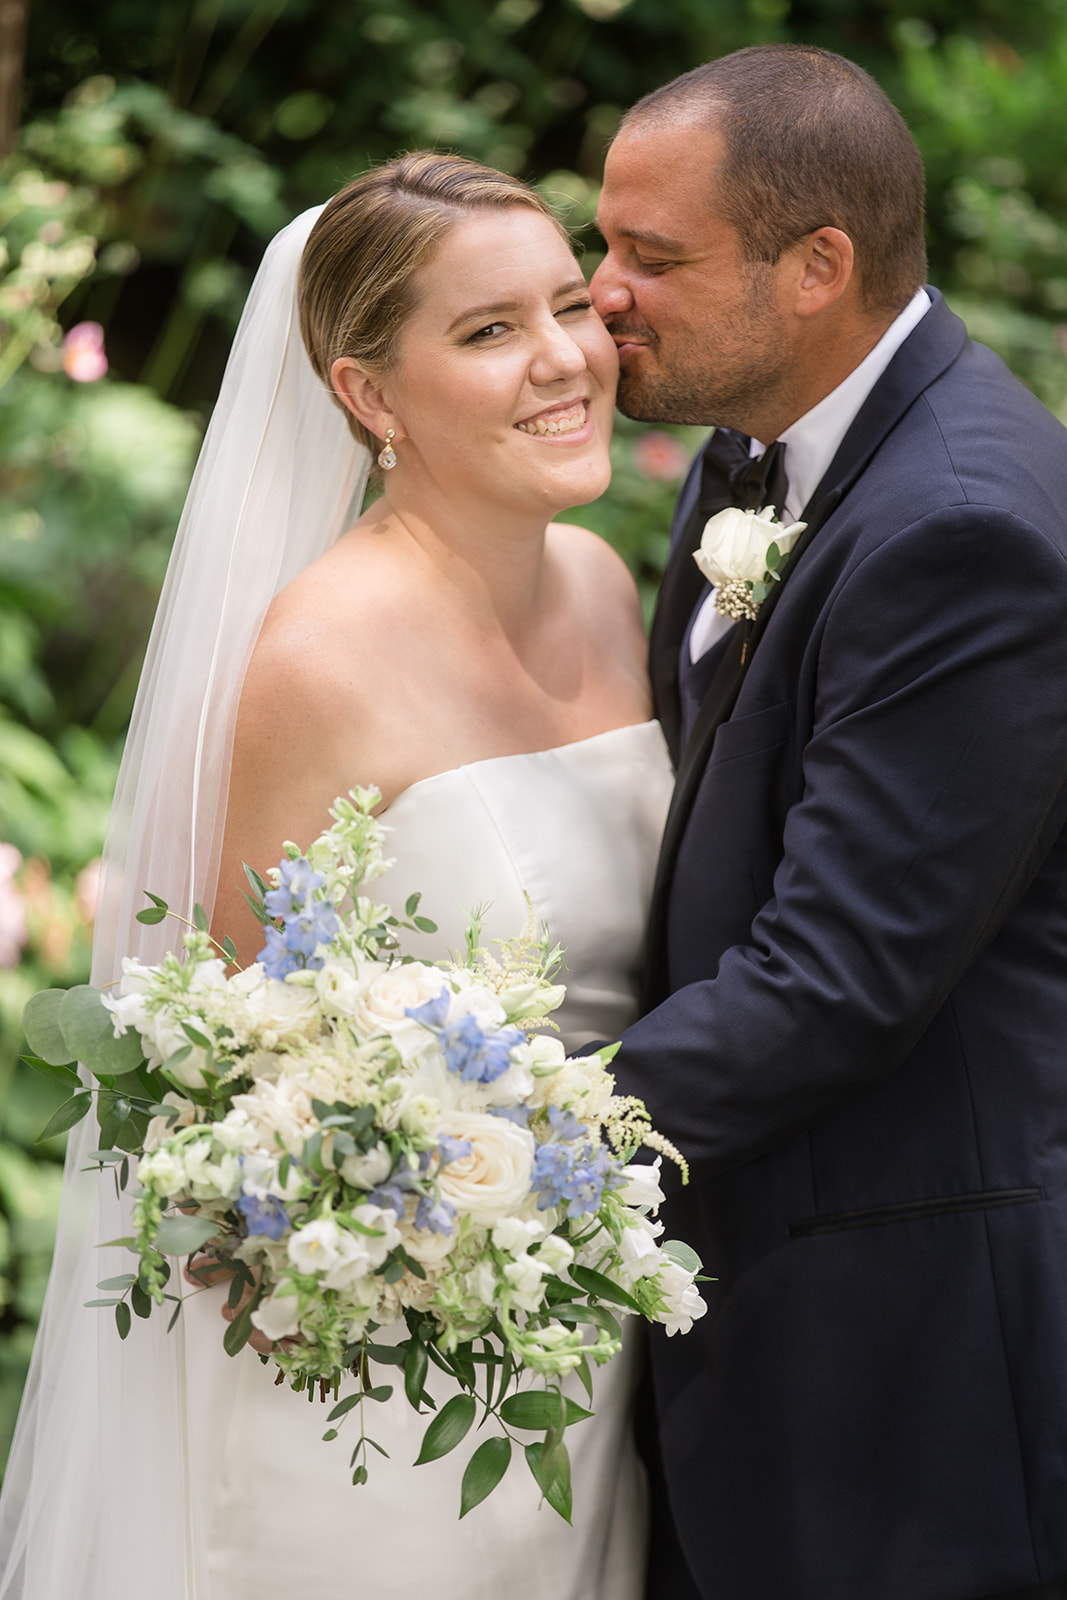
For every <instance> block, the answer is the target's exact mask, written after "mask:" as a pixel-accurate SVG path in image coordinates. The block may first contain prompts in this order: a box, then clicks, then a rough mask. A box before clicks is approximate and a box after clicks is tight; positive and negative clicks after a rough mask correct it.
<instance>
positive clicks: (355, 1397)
mask: <svg viewBox="0 0 1067 1600" xmlns="http://www.w3.org/2000/svg"><path fill="white" fill-rule="evenodd" d="M362 1398H363V1396H362V1394H360V1393H356V1394H346V1395H345V1397H344V1399H343V1400H338V1402H337V1404H336V1405H335V1406H334V1408H333V1410H332V1411H331V1412H330V1414H329V1416H328V1417H327V1418H326V1421H327V1422H336V1421H337V1420H338V1419H339V1418H340V1417H347V1415H348V1413H349V1412H350V1411H351V1410H352V1408H353V1406H358V1405H359V1402H360V1400H361V1399H362Z"/></svg>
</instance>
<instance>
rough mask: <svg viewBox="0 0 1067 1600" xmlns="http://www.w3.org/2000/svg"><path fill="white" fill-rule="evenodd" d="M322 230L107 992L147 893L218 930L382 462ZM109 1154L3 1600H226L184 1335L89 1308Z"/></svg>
mask: <svg viewBox="0 0 1067 1600" xmlns="http://www.w3.org/2000/svg"><path fill="white" fill-rule="evenodd" d="M317 216H318V210H317V209H316V210H313V211H308V212H305V213H304V214H303V215H302V216H300V217H297V218H296V220H295V221H294V222H292V223H290V224H289V226H288V227H287V228H285V229H284V230H283V231H282V232H281V233H280V234H279V235H278V237H277V238H276V239H275V240H274V241H273V242H272V244H271V245H270V247H269V249H268V250H267V253H266V255H265V257H264V260H263V264H262V266H261V267H260V270H259V272H258V274H257V275H256V279H255V282H254V284H253V286H252V291H251V294H250V296H249V300H248V304H247V306H246V308H245V312H244V316H243V317H242V319H241V324H240V327H239V328H238V331H237V336H236V340H235V343H234V347H233V351H232V353H231V356H230V360H229V362H228V364H227V368H226V374H225V377H224V379H223V384H222V390H221V393H220V396H219V401H218V405H217V407H216V410H215V413H214V416H213V417H212V421H211V425H210V427H209V429H208V432H207V436H206V438H205V441H204V446H203V449H202V451H201V454H200V460H199V462H198V464H197V468H196V472H195V475H194V477H193V481H192V485H191V487H190V490H189V495H188V499H187V501H186V505H185V510H184V512H183V515H182V519H181V523H180V525H179V528H178V533H177V537H176V540H175V545H174V552H173V555H172V557H171V561H170V566H169V569H168V572H167V578H166V582H165V584H164V587H163V593H162V596H161V599H160V604H159V610H158V613H157V616H156V621H155V625H154V627H153V630H152V636H151V640H150V642H149V646H148V654H147V657H146V660H145V666H144V671H143V674H142V677H141V683H140V688H139V690H138V694H137V700H136V704H135V706H134V711H133V719H132V722H131V726H130V733H129V738H128V740H127V744H126V751H125V755H124V758H123V762H122V767H121V771H120V773H119V779H118V787H117V790H116V795H115V803H114V809H113V812H112V817H111V823H110V827H109V831H108V838H107V845H106V848H105V858H104V875H103V883H102V892H101V901H100V908H99V912H98V916H97V924H96V930H95V939H94V946H93V981H94V982H95V983H99V984H103V983H108V982H110V981H111V980H112V979H113V978H114V977H115V976H116V973H117V971H118V969H119V967H120V963H121V958H122V956H123V955H126V954H136V955H138V956H139V957H140V958H141V959H142V960H144V961H147V962H155V961H158V960H159V959H160V958H161V956H162V955H163V953H164V952H165V951H166V950H167V949H169V948H171V947H173V946H175V945H176V944H177V943H178V937H177V933H176V931H175V930H176V924H175V923H174V922H173V921H172V920H168V921H167V922H165V923H162V924H160V925H158V926H156V927H147V928H146V927H143V926H142V925H141V924H139V923H138V922H136V920H135V918H136V913H137V912H138V911H139V910H141V909H143V908H144V906H145V905H146V904H147V901H146V899H145V893H144V892H145V890H149V889H150V890H151V891H152V892H153V893H154V894H157V895H161V896H163V898H164V899H165V900H166V901H167V902H168V904H169V905H170V906H171V907H172V908H173V909H175V910H178V911H181V912H182V913H183V914H184V915H186V916H190V915H191V914H192V907H193V905H194V903H195V902H197V901H199V902H200V903H201V904H203V905H204V906H205V907H206V908H207V909H208V911H209V912H210V908H211V904H212V902H213V900H214V895H215V887H216V881H217V876H218V864H219V854H220V848H221V840H222V830H223V824H224V821H225V809H226V796H227V788H228V783H229V768H230V750H231V744H232V738H233V728H234V722H235V719H236V714H237V704H238V700H239V697H240V691H241V684H242V682H243V679H244V675H245V671H246V668H247V665H248V661H249V657H250V655H251V652H252V649H253V646H254V644H255V641H256V637H257V635H258V632H259V629H260V626H261V624H262V620H263V616H264V613H265V612H266V609H267V607H268V605H269V604H270V602H271V600H272V598H273V597H274V595H275V594H277V593H278V591H279V590H280V589H281V588H283V587H284V585H285V584H286V583H288V582H289V581H290V579H292V578H293V577H295V576H296V574H297V573H298V572H300V571H301V570H302V569H303V568H304V567H306V566H308V565H309V564H310V563H311V562H312V561H314V560H315V559H316V558H317V557H318V556H319V555H321V554H322V553H323V552H324V551H325V550H326V549H327V548H328V547H329V546H330V545H331V544H332V543H333V542H334V540H335V539H336V538H337V537H338V536H339V534H340V533H341V532H342V531H343V530H344V528H345V527H346V526H347V524H348V522H349V521H350V520H351V519H352V517H353V516H354V515H355V514H356V513H358V510H359V505H360V502H361V500H362V495H363V490H364V487H365V483H366V476H367V470H368V467H369V456H368V454H367V452H366V450H364V449H363V448H362V447H361V446H359V445H357V444H356V442H355V441H354V439H353V437H352V435H351V433H350V432H349V429H348V426H347V424H346V421H345V418H344V415H343V413H342V412H341V411H340V410H339V409H338V407H336V406H335V405H334V403H333V402H332V401H331V399H330V397H329V395H328V393H327V392H326V390H325V389H324V387H323V385H322V384H321V383H320V381H319V379H318V378H317V377H316V376H315V375H314V373H313V371H312V368H311V365H310V363H309V361H308V359H307V356H306V354H305V351H304V348H303V345H302V343H301V339H300V332H299V326H298V321H297V315H296V295H295V290H296V279H297V272H298V268H299V263H300V257H301V254H302V252H303V248H304V244H305V242H306V240H307V237H308V234H309V233H310V231H311V227H312V225H313V223H314V221H315V219H316V217H317ZM97 1138H98V1135H97V1129H96V1122H95V1118H94V1117H92V1116H90V1117H88V1118H86V1119H85V1121H83V1122H82V1123H81V1124H79V1126H78V1127H77V1128H75V1129H74V1130H73V1132H72V1133H71V1136H70V1143H69V1148H68V1153H67V1164H66V1174H65V1180H64V1191H63V1203H62V1210H61V1215H60V1222H59V1232H58V1236H57V1240H56V1251H55V1257H54V1262H53V1268H52V1276H51V1280H50V1283H49V1289H48V1295H47V1298H46V1302H45V1307H44V1312H43V1316H42V1320H41V1327H40V1331H39V1334H38V1339H37V1344H36V1348H35V1351H34V1356H33V1362H32V1365H31V1368H30V1374H29V1379H28V1381H27V1386H26V1392H25V1396H24V1400H23V1405H22V1410H21V1412H20V1416H19V1423H18V1428H17V1431H16V1436H15V1442H14V1445H13V1447H12V1453H11V1459H10V1463H9V1467H8V1473H7V1477H6V1480H5V1484H4V1490H3V1496H2V1498H0V1600H104V1597H105V1596H107V1597H108V1600H133V1597H134V1596H136V1597H137V1600H142V1597H143V1595H144V1594H145V1593H148V1594H151V1595H152V1597H153V1600H210V1588H209V1580H208V1577H207V1574H206V1572H205V1571H204V1570H203V1549H204V1544H205V1540H204V1538H203V1536H202V1528H203V1521H202V1519H203V1515H204V1511H205V1507H204V1506H203V1505H202V1500H203V1499H204V1498H205V1496H204V1485H205V1484H206V1483H207V1482H208V1481H209V1479H210V1471H209V1470H207V1466H208V1463H209V1461H210V1455H211V1450H212V1440H211V1439H209V1438H206V1437H204V1436H203V1434H202V1432H201V1436H200V1437H197V1436H195V1433H196V1430H194V1429H193V1428H192V1427H191V1425H190V1420H189V1410H188V1408H187V1406H186V1387H187V1382H188V1381H190V1373H189V1372H188V1371H187V1364H186V1350H185V1341H184V1336H183V1332H182V1319H181V1318H179V1319H178V1322H177V1325H176V1327H175V1329H174V1331H173V1332H172V1333H169V1334H168V1333H167V1332H166V1322H167V1318H166V1317H164V1316H161V1315H160V1313H159V1312H158V1311H157V1312H156V1313H155V1315H154V1316H153V1317H152V1318H151V1319H150V1320H148V1321H141V1320H139V1319H137V1318H135V1319H134V1326H133V1329H132V1331H131V1332H130V1335H129V1337H128V1338H127V1340H126V1341H125V1343H121V1342H120V1340H119V1337H118V1334H117V1332H116V1329H115V1324H114V1320H113V1318H112V1317H111V1315H110V1314H109V1313H108V1312H107V1311H106V1310H100V1309H86V1308H85V1302H86V1301H88V1300H92V1299H94V1298H97V1297H98V1295H99V1291H98V1289H97V1284H98V1283H99V1281H100V1280H102V1279H106V1278H109V1277H112V1276H115V1275H116V1274H118V1273H121V1272H123V1271H125V1270H126V1268H127V1262H128V1257H127V1256H126V1255H125V1254H124V1252H123V1251H122V1250H121V1249H116V1248H111V1249H102V1248H101V1246H102V1245H103V1244H105V1243H106V1242H107V1241H109V1240H112V1239H115V1238H117V1237H122V1236H123V1235H125V1234H127V1233H129V1231H130V1227H129V1217H128V1202H126V1201H123V1202H120V1201H119V1200H118V1198H117V1197H116V1195H115V1193H114V1191H113V1187H109V1186H111V1184H112V1180H111V1178H110V1176H106V1177H101V1176H100V1175H99V1174H98V1171H97V1169H96V1168H95V1167H93V1168H88V1170H87V1156H88V1153H89V1152H90V1151H92V1150H94V1149H95V1148H96V1145H97ZM172 1286H173V1280H172ZM221 1335H222V1327H221V1324H220V1328H219V1337H220V1340H221ZM200 1409H201V1410H202V1409H203V1408H200ZM250 1467H252V1468H253V1469H254V1464H250ZM215 1600H221V1597H215Z"/></svg>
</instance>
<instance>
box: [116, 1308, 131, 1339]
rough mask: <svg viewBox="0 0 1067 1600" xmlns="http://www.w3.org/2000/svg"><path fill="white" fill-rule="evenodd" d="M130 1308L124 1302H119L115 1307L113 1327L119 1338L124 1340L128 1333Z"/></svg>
mask: <svg viewBox="0 0 1067 1600" xmlns="http://www.w3.org/2000/svg"><path fill="white" fill-rule="evenodd" d="M130 1322H131V1318H130V1308H129V1306H128V1305H127V1304H126V1302H125V1300H120V1301H119V1303H118V1305H117V1306H116V1307H115V1326H116V1328H117V1329H118V1330H119V1338H120V1339H125V1337H126V1335H127V1334H128V1333H129V1331H130Z"/></svg>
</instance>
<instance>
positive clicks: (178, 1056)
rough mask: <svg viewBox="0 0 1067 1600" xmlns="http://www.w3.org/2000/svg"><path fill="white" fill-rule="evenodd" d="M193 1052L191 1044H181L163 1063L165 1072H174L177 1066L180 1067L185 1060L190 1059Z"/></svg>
mask: <svg viewBox="0 0 1067 1600" xmlns="http://www.w3.org/2000/svg"><path fill="white" fill-rule="evenodd" d="M192 1053H193V1047H192V1045H191V1044H180V1045H179V1046H178V1048H177V1050H172V1051H171V1053H170V1055H169V1056H168V1057H167V1059H166V1061H164V1063H163V1071H164V1072H173V1071H174V1068H175V1067H180V1066H181V1064H182V1062H183V1061H188V1059H189V1057H190V1056H191V1055H192Z"/></svg>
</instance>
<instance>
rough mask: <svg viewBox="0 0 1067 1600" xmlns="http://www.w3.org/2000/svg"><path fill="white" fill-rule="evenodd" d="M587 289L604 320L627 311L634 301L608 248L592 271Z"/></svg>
mask: <svg viewBox="0 0 1067 1600" xmlns="http://www.w3.org/2000/svg"><path fill="white" fill-rule="evenodd" d="M589 291H590V293H591V294H592V296H593V304H594V305H595V306H596V308H597V311H598V312H599V313H600V315H601V316H602V317H603V318H604V321H605V322H606V321H607V320H608V318H609V317H617V316H618V315H619V314H620V313H621V312H623V311H629V310H630V308H631V306H632V305H633V303H634V297H633V295H632V294H631V293H630V290H629V287H628V286H627V283H626V279H625V277H624V275H623V274H622V273H621V272H620V271H619V268H618V264H617V262H616V261H615V258H614V257H613V255H612V253H611V251H610V250H609V251H608V253H607V255H606V256H605V257H604V259H603V261H602V262H601V263H600V265H599V267H597V269H596V271H595V272H594V273H593V276H592V279H591V281H590V284H589Z"/></svg>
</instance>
